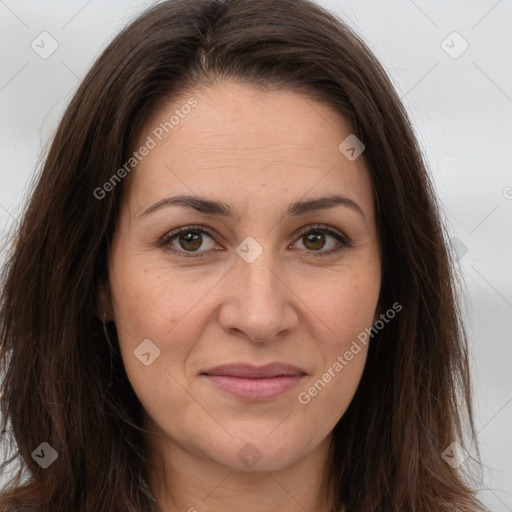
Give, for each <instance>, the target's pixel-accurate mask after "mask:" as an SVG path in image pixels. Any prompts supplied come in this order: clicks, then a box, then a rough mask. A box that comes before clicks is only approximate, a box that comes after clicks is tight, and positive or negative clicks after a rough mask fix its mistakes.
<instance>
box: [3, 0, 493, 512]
mask: <svg viewBox="0 0 512 512" xmlns="http://www.w3.org/2000/svg"><path fill="white" fill-rule="evenodd" d="M2 293H3V295H2V302H1V318H2V341H1V343H2V344H1V354H2V362H3V368H4V373H5V377H4V380H3V383H2V391H3V395H2V413H3V418H4V429H5V430H6V432H5V433H4V437H6V439H7V440H10V441H11V448H12V449H13V450H14V449H15V448H14V447H16V448H17V451H15V453H14V455H13V457H12V458H11V459H12V460H14V461H17V462H19V463H21V465H22V468H23V469H25V470H26V471H28V473H29V478H28V480H26V481H24V482H23V483H22V482H21V479H20V478H19V477H20V475H18V478H17V479H13V481H12V482H11V485H10V486H9V487H6V488H5V490H4V492H3V494H2V495H1V498H0V509H1V510H9V511H10V510H44V511H47V510H48V511H49V510H52V511H61V510H62V511H70V510H76V511H79V510H80V511H82V510H83V511H106V510H109V511H110V510H115V511H117V510H119V511H121V510H123V511H124V510H133V511H142V510H161V511H164V510H188V511H194V510H197V511H199V512H203V511H205V512H207V511H208V512H209V511H211V512H213V511H220V510H223V511H224V510H244V511H248V512H252V511H263V510H265V511H268V510H280V511H299V510H301V511H302V510H310V511H318V512H327V511H329V512H331V511H332V512H338V511H344V512H359V511H361V512H363V511H364V512H370V511H385V512H391V511H406V510H411V511H412V510H414V511H416V512H423V511H433V510H435V511H448V510H450V511H453V510H460V511H477V510H485V509H484V508H483V506H482V505H481V504H480V503H479V501H478V500H477V499H476V497H475V496H474V491H473V490H472V489H471V487H470V486H469V485H468V484H467V483H466V482H465V480H464V478H465V476H468V475H464V474H463V470H464V469H465V467H464V460H465V456H466V451H465V450H464V448H463V446H464V445H466V441H465V439H464V435H465V434H468V435H469V436H470V441H474V438H475V435H474V426H473V417H472V408H471V394H470V381H469V373H468V361H467V347H466V338H465V332H464V328H463V326H462V324H461V321H460V313H459V309H458V302H457V296H456V293H455V282H454V276H453V273H452V270H451V262H450V259H449V255H448V251H447V243H446V237H445V233H444V230H443V225H442V221H441V218H440V214H439V211H438V207H437V203H436V200H435V197H434V193H433V189H432V185H431V182H430V178H429V177H428V174H427V172H426V169H425V165H424V163H423V160H422V157H421V154H420V152H419V149H418V145H417V143H416V140H415V138H414V135H413V131H412V129H411V126H410V124H409V122H408V119H407V115H406V113H405V111H404V109H403V107H402V105H401V103H400V101H399V99H398V97H397V95H396V93H395V92H394V90H393V87H392V85H391V84H390V82H389V80H388V78H387V76H386V74H385V72H384V71H383V70H382V68H381V66H380V65H379V63H378V62H377V61H376V59H375V57H374V56H373V55H372V54H371V52H370V51H369V50H368V48H367V47H366V46H365V45H364V43H363V42H362V41H361V40H360V39H359V38H358V37H357V36H356V35H355V34H354V33H353V32H352V31H351V30H350V29H349V28H348V27H347V26H345V25H344V24H343V22H341V21H340V20H338V19H336V18H334V17H333V16H332V15H331V14H329V13H327V12H326V11H324V10H322V9H321V8H319V7H318V6H316V5H315V4H313V3H311V2H308V1H306V0H300V1H297V0H277V1H276V0H261V1H258V2H254V1H252V0H226V1H221V0H218V1H215V0H214V1H207V0H194V1H191V0H175V1H167V2H162V3H160V4H158V5H156V6H155V7H153V8H152V9H150V10H148V11H147V12H145V13H144V14H143V15H142V16H140V17H139V18H138V19H137V20H135V21H134V22H133V23H132V24H131V25H130V26H128V27H127V28H126V29H124V30H123V31H122V33H121V34H120V35H119V36H118V37H117V38H116V39H115V40H114V41H113V42H112V43H111V44H110V46H109V47H108V48H107V49H106V50H105V51H104V53H103V54H102V55H101V57H100V58H99V59H98V60H97V62H96V63H95V64H94V66H93V67H92V69H91V70H90V72H89V74H88V75H87V76H86V78H85V79H84V82H83V83H82V85H81V87H80V88H79V90H78V91H77V93H76V95H75V97H74V98H73V100H72V102H71V104H70V105H69V107H68V109H67V111H66V113H65V115H64V117H63V119H62V121H61V123H60V126H59V128H58V130H57V133H56V135H55V138H54V140H53V142H52V146H51V148H50V151H49V154H48V157H47V159H46V162H45V165H44V168H43V170H42V174H41V176H40V179H39V181H38V183H37V186H36V187H35V190H34V191H33V193H32V196H31V199H30V202H29V204H28V207H27V210H26V213H25V215H24V218H23V222H22V224H21V226H20V228H19V231H18V233H16V243H15V244H13V248H12V253H11V254H10V257H9V260H8V265H7V267H6V271H5V279H4V283H3V289H2ZM465 419H466V420H467V423H466V425H467V426H468V427H469V428H468V430H469V431H468V432H465V431H464V429H463V426H464V425H465V423H464V420H465ZM8 421H9V422H10V424H8V423H7V422H8ZM7 436H10V437H7ZM468 450H469V448H468ZM8 462H10V461H7V462H6V464H4V467H7V463H8Z"/></svg>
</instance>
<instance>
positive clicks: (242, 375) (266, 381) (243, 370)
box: [202, 363, 306, 401]
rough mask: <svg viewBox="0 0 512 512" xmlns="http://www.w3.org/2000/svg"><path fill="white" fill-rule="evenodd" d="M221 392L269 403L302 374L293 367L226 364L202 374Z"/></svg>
mask: <svg viewBox="0 0 512 512" xmlns="http://www.w3.org/2000/svg"><path fill="white" fill-rule="evenodd" d="M202 375H204V376H205V377H206V378H207V379H208V380H209V381H210V382H211V383H213V384H214V385H215V386H217V387H218V388H220V389H221V390H223V391H225V392H227V393H229V394H231V395H234V396H236V397H238V398H243V399H246V400H254V401H258V400H269V399H272V398H275V397H277V396H279V395H281V394H282V393H285V392H286V391H289V390H290V389H292V388H294V387H295V386H296V385H297V384H298V383H299V381H300V380H301V379H302V378H303V377H304V376H305V375H306V374H305V372H303V371H302V370H300V369H298V368H297V367H295V366H291V365H287V364H280V363H271V364H267V365H265V366H260V367H257V366H252V365H248V364H227V365H222V366H217V367H215V368H211V369H209V370H206V371H205V372H203V373H202Z"/></svg>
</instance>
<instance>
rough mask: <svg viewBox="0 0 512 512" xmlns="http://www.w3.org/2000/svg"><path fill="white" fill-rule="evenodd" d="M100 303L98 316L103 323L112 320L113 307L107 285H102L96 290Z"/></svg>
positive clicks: (97, 307) (97, 305) (98, 304)
mask: <svg viewBox="0 0 512 512" xmlns="http://www.w3.org/2000/svg"><path fill="white" fill-rule="evenodd" d="M96 291H97V297H98V302H97V304H96V315H97V316H98V318H99V319H100V320H101V321H102V322H103V321H105V322H108V321H109V320H112V305H111V302H110V296H109V293H108V287H107V285H106V284H105V283H100V284H99V285H98V287H97V289H96Z"/></svg>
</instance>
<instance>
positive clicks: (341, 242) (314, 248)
mask: <svg viewBox="0 0 512 512" xmlns="http://www.w3.org/2000/svg"><path fill="white" fill-rule="evenodd" d="M299 236H300V238H299V240H298V241H297V242H295V243H298V242H302V245H303V246H304V248H305V250H307V251H308V252H313V253H314V254H313V256H328V255H330V254H334V253H337V252H340V251H341V250H343V249H345V248H347V247H350V242H349V240H348V238H347V237H346V236H345V235H343V234H342V233H341V232H339V231H337V230H336V231H335V230H334V229H332V228H329V227H328V226H326V225H316V226H308V227H307V228H306V229H304V230H302V231H301V232H300V234H299ZM329 238H331V240H332V239H334V243H332V241H331V243H329ZM336 242H337V243H336ZM326 246H327V247H328V249H327V250H322V249H325V248H326Z"/></svg>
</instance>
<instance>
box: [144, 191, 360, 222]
mask: <svg viewBox="0 0 512 512" xmlns="http://www.w3.org/2000/svg"><path fill="white" fill-rule="evenodd" d="M170 206H181V207H184V208H189V209H192V210H196V211H198V212H200V213H205V214H207V215H217V216H221V217H228V218H231V217H233V210H232V208H231V207H230V206H229V205H228V204H226V203H223V202H221V201H213V200H211V199H206V198H204V197H199V196H191V195H178V196H173V197H166V198H165V199H161V200H160V201H158V202H156V203H155V204H153V205H151V206H150V207H149V208H147V209H146V210H144V211H143V212H142V213H140V214H138V215H137V217H143V216H146V215H149V214H150V213H152V212H154V211H156V210H160V209H161V208H166V207H170ZM335 206H344V207H346V208H350V209H351V210H353V211H355V212H357V213H359V214H360V215H361V217H362V218H363V219H364V220H366V217H365V215H364V212H363V210H362V208H361V207H360V206H359V205H358V204H357V203H356V202H355V201H353V200H352V199H350V198H349V197H346V196H343V195H330V196H325V197H317V198H314V199H308V200H307V201H297V202H295V203H292V204H290V205H289V206H288V210H287V216H288V217H299V216H301V215H305V214H306V213H310V212H314V211H318V210H326V209H328V208H333V207H335Z"/></svg>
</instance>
